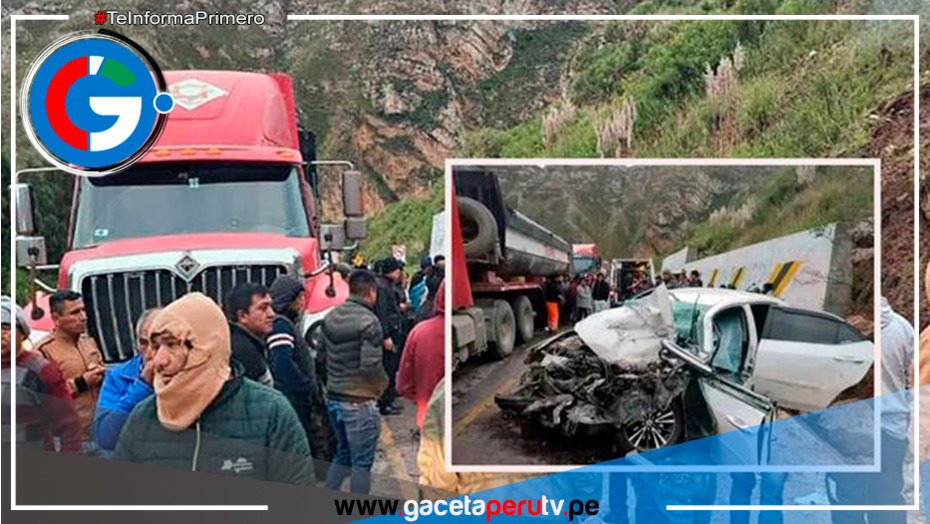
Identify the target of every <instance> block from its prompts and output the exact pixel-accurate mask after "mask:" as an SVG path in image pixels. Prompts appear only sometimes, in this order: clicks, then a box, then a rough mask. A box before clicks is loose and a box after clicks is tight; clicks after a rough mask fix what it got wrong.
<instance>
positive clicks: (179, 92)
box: [168, 78, 229, 111]
mask: <svg viewBox="0 0 930 524" xmlns="http://www.w3.org/2000/svg"><path fill="white" fill-rule="evenodd" d="M168 93H170V94H171V96H173V97H174V102H175V103H176V104H177V105H179V106H181V107H183V108H184V109H187V110H188V111H190V110H193V109H196V108H198V107H200V106H202V105H204V104H206V103H207V102H209V101H211V100H216V99H217V98H219V97H221V96H226V95H228V94H229V93H227V92H226V91H223V90H222V89H220V88H218V87H216V86H215V85H212V84H208V83H206V82H204V81H203V80H197V79H196V78H188V79H187V80H182V81H180V82H175V83H173V84H171V85H169V86H168Z"/></svg>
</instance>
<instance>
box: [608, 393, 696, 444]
mask: <svg viewBox="0 0 930 524" xmlns="http://www.w3.org/2000/svg"><path fill="white" fill-rule="evenodd" d="M684 428H685V423H684V412H683V411H682V409H681V402H679V401H677V400H675V401H672V403H671V405H669V406H668V408H666V409H660V410H656V411H653V412H651V413H647V414H645V415H644V416H643V417H642V418H640V419H637V420H632V421H630V422H628V423H626V424H624V425H623V427H622V428H620V439H621V443H622V444H623V446H624V447H625V448H626V449H631V450H635V451H636V452H638V453H642V452H644V451H652V450H654V449H659V448H664V447H666V446H672V445H675V444H678V443H679V442H680V441H681V436H682V435H683V434H684Z"/></svg>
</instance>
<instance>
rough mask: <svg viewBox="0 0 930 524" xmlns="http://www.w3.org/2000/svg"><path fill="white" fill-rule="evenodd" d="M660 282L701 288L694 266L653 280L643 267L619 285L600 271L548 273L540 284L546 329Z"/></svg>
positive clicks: (605, 307)
mask: <svg viewBox="0 0 930 524" xmlns="http://www.w3.org/2000/svg"><path fill="white" fill-rule="evenodd" d="M662 284H665V286H666V287H668V288H669V289H674V288H679V287H704V281H703V280H702V279H701V273H700V272H699V271H697V270H696V269H695V270H692V271H691V272H690V273H689V272H687V271H684V270H682V271H681V272H679V273H673V272H672V271H669V270H665V271H663V272H662V273H661V274H660V275H659V276H657V277H656V278H655V281H650V280H649V276H648V275H646V271H645V269H637V270H635V271H632V272H631V273H630V275H629V278H628V279H627V282H625V283H623V285H622V287H621V286H617V285H612V284H611V283H610V282H608V280H607V275H606V274H605V273H604V272H602V271H595V272H588V273H583V274H579V275H575V276H574V277H572V278H570V279H569V278H565V277H563V276H562V275H554V276H551V277H549V278H547V279H546V281H545V283H544V284H543V296H544V298H545V301H546V329H547V330H548V331H550V332H554V331H558V329H559V326H560V325H562V324H574V323H576V322H579V321H581V320H584V319H585V318H587V317H588V315H591V314H593V313H599V312H601V311H604V310H605V309H608V308H610V307H612V306H615V305H617V304H621V303H622V302H623V301H624V300H627V299H629V298H632V297H635V296H637V295H640V294H641V293H644V292H646V291H649V290H650V289H653V288H654V287H658V286H660V285H662Z"/></svg>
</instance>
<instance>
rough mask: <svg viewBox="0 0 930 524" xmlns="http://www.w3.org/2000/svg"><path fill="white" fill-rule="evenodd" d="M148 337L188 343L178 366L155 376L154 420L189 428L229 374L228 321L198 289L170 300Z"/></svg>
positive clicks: (171, 426) (168, 426)
mask: <svg viewBox="0 0 930 524" xmlns="http://www.w3.org/2000/svg"><path fill="white" fill-rule="evenodd" d="M151 332H152V335H153V336H155V335H161V334H166V333H168V334H171V335H172V336H174V337H175V338H177V339H178V340H180V341H182V342H183V343H185V344H186V345H187V346H188V348H189V349H188V353H187V362H186V363H185V364H184V368H183V369H182V370H181V371H180V372H179V373H177V374H176V375H175V376H174V377H172V378H171V380H170V381H166V380H165V379H164V377H162V376H161V375H159V374H158V373H156V374H155V380H154V382H155V384H154V385H155V401H156V405H157V411H158V420H159V422H161V425H162V426H164V427H165V429H167V430H169V431H180V430H182V429H184V428H187V427H190V426H191V424H193V423H194V422H195V421H196V420H197V419H199V418H200V415H201V414H202V413H203V411H204V410H205V409H206V408H207V406H209V405H210V403H211V402H212V401H213V399H214V398H216V396H217V395H218V394H219V392H220V390H221V389H222V388H223V384H224V383H225V382H226V381H227V380H228V379H229V377H230V374H231V372H230V366H229V358H230V353H231V350H230V335H229V324H228V323H227V321H226V317H225V316H224V315H223V311H222V310H221V309H220V307H219V306H218V305H216V303H215V302H213V301H212V300H210V299H209V298H208V297H207V296H206V295H204V294H202V293H189V294H187V295H184V296H183V297H181V298H179V299H178V300H175V301H174V302H172V303H171V304H169V305H168V306H167V307H165V308H164V309H163V310H161V312H159V313H157V314H156V316H155V318H154V319H153V320H152V330H151Z"/></svg>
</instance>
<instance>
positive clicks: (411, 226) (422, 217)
mask: <svg viewBox="0 0 930 524" xmlns="http://www.w3.org/2000/svg"><path fill="white" fill-rule="evenodd" d="M444 188H445V186H444V184H443V183H442V179H439V180H437V181H436V183H434V184H433V186H432V187H431V188H430V190H429V193H428V194H426V195H425V196H424V197H421V198H409V199H406V200H401V201H398V202H394V203H392V204H389V205H388V206H386V207H385V208H384V209H382V210H381V211H380V212H379V213H378V214H377V215H375V217H374V218H373V219H371V220H370V221H369V222H368V235H367V236H366V238H365V240H363V241H362V245H361V249H360V250H359V252H360V253H361V255H362V256H363V257H365V261H366V262H368V263H371V262H373V261H374V260H377V259H379V258H384V257H388V256H391V246H393V245H395V244H403V245H405V246H406V247H407V263H408V267H412V268H415V267H416V263H417V260H418V259H419V257H420V255H422V254H424V253H429V244H430V233H431V230H432V226H433V215H435V214H436V213H439V212H441V211H442V209H443V207H445V206H444V203H445V202H444V199H445V189H444Z"/></svg>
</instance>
